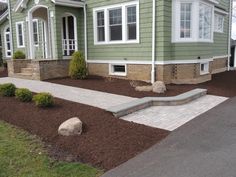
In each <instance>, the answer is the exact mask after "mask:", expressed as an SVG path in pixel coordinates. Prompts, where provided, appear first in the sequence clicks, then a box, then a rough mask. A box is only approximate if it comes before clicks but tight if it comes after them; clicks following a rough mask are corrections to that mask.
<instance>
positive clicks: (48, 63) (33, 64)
mask: <svg viewBox="0 0 236 177" xmlns="http://www.w3.org/2000/svg"><path fill="white" fill-rule="evenodd" d="M69 62H70V60H8V61H7V65H8V75H9V76H10V77H17V78H26V79H32V80H47V79H53V78H60V77H67V76H68V73H69ZM27 69H28V70H30V72H27V73H22V70H27Z"/></svg>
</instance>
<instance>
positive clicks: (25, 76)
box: [13, 73, 33, 80]
mask: <svg viewBox="0 0 236 177" xmlns="http://www.w3.org/2000/svg"><path fill="white" fill-rule="evenodd" d="M32 76H33V74H32V73H16V74H14V76H13V77H15V78H20V79H29V80H32V79H33V77H32Z"/></svg>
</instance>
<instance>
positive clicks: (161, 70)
mask: <svg viewBox="0 0 236 177" xmlns="http://www.w3.org/2000/svg"><path fill="white" fill-rule="evenodd" d="M69 62H70V60H8V61H7V63H8V73H9V76H10V77H20V78H28V79H34V80H47V79H52V78H60V77H67V76H68V70H69ZM126 66H127V74H126V76H114V75H109V64H108V63H102V64H99V63H88V72H89V74H90V75H98V76H103V77H115V78H121V79H130V80H141V81H146V82H150V80H151V64H127V65H126ZM226 70H227V58H220V59H214V60H213V61H210V62H209V73H207V74H204V75H201V74H200V63H192V64H164V65H156V74H155V75H156V80H159V81H164V82H165V83H167V84H170V83H174V84H198V83H202V82H206V81H209V80H211V78H212V74H215V73H219V72H224V71H226ZM24 72H26V73H24Z"/></svg>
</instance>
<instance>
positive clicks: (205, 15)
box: [199, 4, 212, 39]
mask: <svg viewBox="0 0 236 177" xmlns="http://www.w3.org/2000/svg"><path fill="white" fill-rule="evenodd" d="M211 20H212V8H211V7H210V6H207V5H205V4H200V7H199V38H200V39H211V37H212V34H211V32H212V30H211V29H212V21H211Z"/></svg>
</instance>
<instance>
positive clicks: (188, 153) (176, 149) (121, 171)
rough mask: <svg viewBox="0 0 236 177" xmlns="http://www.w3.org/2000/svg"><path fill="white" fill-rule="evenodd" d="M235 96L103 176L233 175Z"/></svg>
mask: <svg viewBox="0 0 236 177" xmlns="http://www.w3.org/2000/svg"><path fill="white" fill-rule="evenodd" d="M235 167H236V98H232V99H229V100H227V101H226V102H224V103H222V104H220V105H218V106H217V107H215V108H213V109H211V110H210V111H208V112H206V113H204V114H202V115H200V116H199V117H197V118H196V119H194V120H192V121H190V122H189V123H187V124H186V125H184V126H182V127H180V128H179V129H177V130H175V131H174V132H172V133H171V134H170V135H169V136H168V137H167V138H166V139H165V140H163V141H162V142H161V143H160V144H156V145H155V146H153V147H152V148H150V149H149V150H147V151H146V152H144V153H142V154H140V155H138V156H136V157H135V158H133V159H131V160H130V161H128V162H127V163H124V164H122V165H121V166H119V167H117V168H115V169H113V170H111V171H109V172H107V173H106V174H105V175H103V177H235V176H236V168H235Z"/></svg>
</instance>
